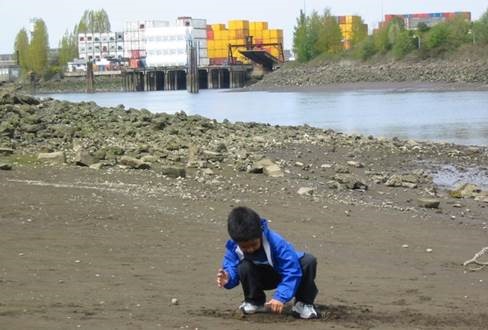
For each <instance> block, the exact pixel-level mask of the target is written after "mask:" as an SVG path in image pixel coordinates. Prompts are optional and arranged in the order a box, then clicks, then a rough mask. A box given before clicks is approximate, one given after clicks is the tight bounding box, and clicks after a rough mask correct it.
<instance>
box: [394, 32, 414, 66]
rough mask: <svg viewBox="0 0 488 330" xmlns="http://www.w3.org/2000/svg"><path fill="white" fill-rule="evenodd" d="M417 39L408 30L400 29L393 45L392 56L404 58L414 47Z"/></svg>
mask: <svg viewBox="0 0 488 330" xmlns="http://www.w3.org/2000/svg"><path fill="white" fill-rule="evenodd" d="M416 42H417V39H415V38H414V35H413V34H412V33H411V32H410V31H402V32H400V34H399V35H398V36H397V39H396V41H395V44H394V45H393V49H392V52H393V56H394V57H395V58H396V59H402V58H404V57H405V56H406V55H407V54H408V53H410V52H411V51H413V50H414V49H415V48H416V45H415V44H416Z"/></svg>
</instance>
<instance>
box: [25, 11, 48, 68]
mask: <svg viewBox="0 0 488 330" xmlns="http://www.w3.org/2000/svg"><path fill="white" fill-rule="evenodd" d="M48 53H49V36H48V33H47V27H46V24H45V23H44V21H43V20H42V19H40V18H38V19H35V21H34V30H33V32H32V40H31V43H30V47H29V63H30V67H31V69H32V71H34V72H35V73H37V74H39V75H42V74H44V73H45V72H46V69H47V66H48Z"/></svg>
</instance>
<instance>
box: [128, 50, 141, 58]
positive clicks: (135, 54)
mask: <svg viewBox="0 0 488 330" xmlns="http://www.w3.org/2000/svg"><path fill="white" fill-rule="evenodd" d="M130 57H131V58H141V53H140V52H139V50H131V51H130Z"/></svg>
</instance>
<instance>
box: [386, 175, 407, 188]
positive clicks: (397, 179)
mask: <svg viewBox="0 0 488 330" xmlns="http://www.w3.org/2000/svg"><path fill="white" fill-rule="evenodd" d="M402 184H403V180H402V176H401V175H398V174H394V175H392V176H391V177H390V178H389V179H388V180H386V182H385V185H386V186H388V187H401V186H402Z"/></svg>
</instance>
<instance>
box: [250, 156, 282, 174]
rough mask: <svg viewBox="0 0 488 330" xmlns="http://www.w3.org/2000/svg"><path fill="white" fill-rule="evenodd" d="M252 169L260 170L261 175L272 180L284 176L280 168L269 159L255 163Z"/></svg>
mask: <svg viewBox="0 0 488 330" xmlns="http://www.w3.org/2000/svg"><path fill="white" fill-rule="evenodd" d="M253 168H254V169H256V170H259V168H262V173H264V174H265V175H267V176H269V177H272V178H279V177H283V176H285V174H284V173H283V171H282V170H281V168H280V167H279V166H278V165H277V164H275V163H274V162H273V161H272V160H271V159H269V158H263V159H261V160H259V161H257V162H256V163H255V164H254V165H253ZM255 173H256V172H255Z"/></svg>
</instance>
